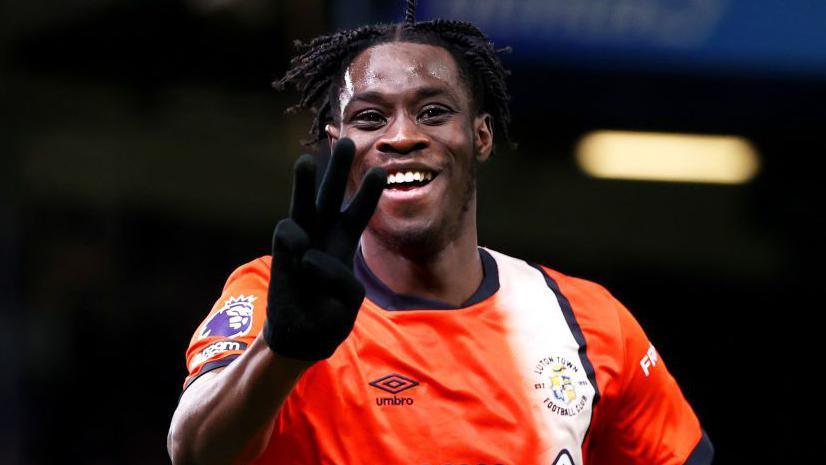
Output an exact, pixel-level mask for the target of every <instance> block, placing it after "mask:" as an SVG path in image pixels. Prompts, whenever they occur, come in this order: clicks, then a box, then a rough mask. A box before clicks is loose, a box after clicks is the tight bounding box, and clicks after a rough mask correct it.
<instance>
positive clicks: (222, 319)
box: [198, 294, 257, 339]
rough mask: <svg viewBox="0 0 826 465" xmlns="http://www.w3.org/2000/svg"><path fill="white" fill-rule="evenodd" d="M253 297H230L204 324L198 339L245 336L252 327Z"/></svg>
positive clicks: (242, 295)
mask: <svg viewBox="0 0 826 465" xmlns="http://www.w3.org/2000/svg"><path fill="white" fill-rule="evenodd" d="M256 298H257V297H255V296H254V295H248V296H245V295H244V294H241V295H239V296H238V297H230V298H229V299H227V300H226V301H225V302H224V306H223V307H221V309H220V310H218V311H217V312H216V313H215V314H214V315H212V317H211V318H210V319H209V320H207V322H206V324H204V328H203V329H202V330H201V332H200V334H199V335H198V339H203V338H205V337H210V336H223V337H238V336H243V335H245V334H247V333H248V332H249V330H250V328H251V327H252V311H253V309H254V308H255V306H254V305H253V302H255V299H256Z"/></svg>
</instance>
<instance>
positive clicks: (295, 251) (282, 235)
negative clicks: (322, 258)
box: [272, 218, 310, 270]
mask: <svg viewBox="0 0 826 465" xmlns="http://www.w3.org/2000/svg"><path fill="white" fill-rule="evenodd" d="M309 247H310V236H308V235H307V233H306V232H305V231H304V229H302V228H301V226H299V225H298V224H297V223H296V222H295V221H294V220H293V219H292V218H285V219H283V220H281V221H279V222H278V224H277V225H276V226H275V231H274V232H273V235H272V257H273V261H274V263H275V264H276V265H277V266H279V267H284V269H288V270H289V269H294V268H295V266H296V265H297V264H298V263H299V260H301V257H302V256H303V255H304V252H306V251H307V249H308V248H309Z"/></svg>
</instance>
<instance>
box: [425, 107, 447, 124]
mask: <svg viewBox="0 0 826 465" xmlns="http://www.w3.org/2000/svg"><path fill="white" fill-rule="evenodd" d="M453 113H454V112H453V110H451V109H450V108H447V107H445V106H443V105H427V106H426V107H424V108H423V109H422V111H421V113H419V120H420V121H421V122H423V123H425V124H441V123H443V122H444V121H445V120H446V119H447V117H448V116H449V115H451V114H453Z"/></svg>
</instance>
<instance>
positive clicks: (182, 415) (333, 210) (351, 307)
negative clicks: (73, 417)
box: [167, 139, 386, 465]
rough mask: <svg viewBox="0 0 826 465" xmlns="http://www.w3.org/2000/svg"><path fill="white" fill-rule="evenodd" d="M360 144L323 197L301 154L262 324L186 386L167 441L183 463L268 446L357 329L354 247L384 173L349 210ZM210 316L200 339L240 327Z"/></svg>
mask: <svg viewBox="0 0 826 465" xmlns="http://www.w3.org/2000/svg"><path fill="white" fill-rule="evenodd" d="M354 152H355V147H354V145H353V143H352V141H350V140H349V139H341V140H340V141H339V143H338V144H336V147H335V149H334V151H333V155H332V158H331V160H330V163H329V165H328V168H327V172H326V174H325V176H324V180H323V181H322V183H321V186H320V189H319V192H318V196H316V194H315V162H314V161H313V159H312V157H310V156H304V157H301V158H300V159H299V160H298V162H297V163H296V167H295V179H294V183H293V196H292V202H291V206H290V217H289V218H287V219H284V220H281V221H280V222H279V223H278V225H277V226H276V228H275V232H274V234H273V244H272V262H271V265H270V272H269V282H268V284H265V283H267V281H266V280H265V281H263V283H262V282H258V284H257V286H253V287H256V288H257V289H261V288H263V287H265V286H266V289H267V293H266V295H267V297H266V301H267V311H266V319H265V320H264V321H263V328H261V326H259V327H258V328H259V330H260V333H259V334H258V335H257V337H256V338H255V339H254V340H253V341H252V343H251V344H250V346H249V348H247V349H246V351H245V352H244V353H243V354H242V355H241V356H240V357H238V358H237V359H236V360H235V361H234V362H233V363H232V364H231V365H229V366H227V367H225V368H223V369H222V370H221V371H218V369H215V370H213V371H211V372H208V373H206V374H204V375H203V376H201V377H199V378H197V379H196V380H195V381H194V382H193V383H192V384H191V385H189V386H188V389H187V390H186V391H185V393H184V394H183V395H182V397H181V400H180V403H179V405H178V408H177V409H176V411H175V414H174V416H173V419H172V424H171V426H170V430H169V436H168V440H167V447H168V449H169V455H170V457H171V458H172V461H173V463H175V464H176V465H180V464H199V465H200V464H231V463H235V462H237V461H239V460H242V459H243V460H246V459H253V458H255V457H257V456H258V455H260V454H261V453H262V452H264V450H265V448H266V446H267V444H268V443H269V441H270V437H271V435H272V428H273V423H272V419H273V416H274V415H275V414H276V413H277V412H278V410H279V408H280V407H281V405H282V404H283V403H284V401H285V400H286V398H287V396H288V395H289V394H290V392H291V391H292V389H293V387H294V386H295V385H296V383H297V382H298V380H299V379H300V377H301V376H302V374H303V373H304V371H306V370H307V368H309V367H310V366H311V365H312V364H313V363H315V362H317V361H319V360H323V359H326V358H329V357H330V356H331V355H332V354H333V353H334V352H335V350H336V348H338V346H339V344H341V343H342V342H343V341H344V339H346V338H347V336H348V335H349V334H350V331H351V330H352V328H353V324H354V322H355V319H356V315H357V314H358V310H359V308H360V306H361V303H362V301H363V300H364V287H363V286H362V285H361V283H360V282H359V281H358V280H357V279H356V278H355V275H353V271H352V269H353V263H352V261H353V255H354V253H355V250H356V245H357V244H358V239H359V237H360V236H361V233H362V231H363V230H364V228H365V227H366V225H367V222H368V221H369V219H370V217H371V216H372V214H373V211H374V210H375V208H376V204H377V203H378V200H379V197H380V195H381V192H382V190H383V188H384V183H385V180H386V174H385V173H384V171H383V170H381V169H376V168H374V169H372V170H370V171H369V172H368V173H367V174H366V175H365V177H364V180H363V181H362V185H361V187H360V188H359V190H358V191H357V192H356V193H355V194H354V196H353V199H352V201H351V202H350V204H349V205H348V206H347V208H346V209H344V210H343V211H342V209H341V205H342V201H343V200H344V192H345V188H346V183H347V178H348V175H349V172H350V166H351V164H352V159H353V156H354ZM231 280H232V277H231ZM228 285H229V284H228ZM240 286H241V285H240V284H239V287H240ZM241 289H243V288H241ZM239 290H240V289H239ZM225 291H226V288H225ZM262 294H263V293H262ZM248 297H249V296H248ZM257 298H258V296H255V298H254V299H248V300H247V303H249V304H251V303H252V302H253V301H254V300H255V299H257ZM262 300H263V299H262ZM228 302H236V303H237V302H238V300H233V299H230V300H229V301H228ZM252 308H253V307H252V306H250V307H249V309H248V311H252ZM220 312H221V310H219V311H218V313H220ZM216 315H217V314H216ZM253 318H254V319H255V317H254V315H253ZM258 318H259V320H258V321H259V322H260V318H261V317H260V316H259V317H258ZM218 321H222V320H218ZM210 323H211V320H208V323H206V324H205V329H204V330H202V331H201V333H200V335H199V338H200V339H201V340H203V338H204V337H208V336H209V335H211V334H212V335H215V334H221V335H229V334H235V333H234V332H233V331H222V330H220V329H221V328H219V329H216V331H215V332H213V328H212V327H211V326H210ZM220 324H221V323H217V325H218V326H220ZM193 340H195V338H193ZM217 342H219V343H220V342H221V341H220V340H219V341H217ZM208 349H209V347H207V348H205V349H204V351H207V350H208ZM202 353H204V352H202ZM205 357H208V356H205ZM191 363H195V362H191ZM202 363H203V362H202ZM201 366H202V365H198V364H195V367H192V366H190V371H191V372H193V371H194V370H196V369H198V368H200V367H201Z"/></svg>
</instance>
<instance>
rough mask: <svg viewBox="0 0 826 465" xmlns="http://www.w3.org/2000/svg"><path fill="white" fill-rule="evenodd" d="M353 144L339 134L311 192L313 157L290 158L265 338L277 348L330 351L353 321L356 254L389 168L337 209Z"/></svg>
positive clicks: (316, 353) (369, 177) (310, 356)
mask: <svg viewBox="0 0 826 465" xmlns="http://www.w3.org/2000/svg"><path fill="white" fill-rule="evenodd" d="M354 153H355V146H354V145H353V142H352V141H351V140H350V139H346V138H343V139H341V140H340V141H339V142H338V144H336V146H335V148H334V149H333V155H332V158H331V160H330V163H329V165H328V166H327V171H326V173H325V174H324V179H323V180H322V182H321V186H320V188H319V192H318V196H316V194H315V173H316V164H315V161H314V160H313V158H312V157H311V156H309V155H304V156H302V157H301V158H299V159H298V161H297V162H296V164H295V177H294V181H293V194H292V202H291V205H290V217H289V218H285V219H283V220H281V221H280V222H279V223H278V225H276V227H275V232H274V233H273V241H272V257H273V261H272V268H271V272H270V285H269V294H268V297H267V322H266V324H265V326H264V338H265V339H266V341H267V344H269V346H270V348H271V349H272V350H273V351H274V352H275V353H277V354H278V355H281V356H284V357H290V358H294V359H299V360H306V361H317V360H322V359H325V358H328V357H330V356H331V355H332V354H333V352H335V350H336V348H337V347H338V346H339V344H341V343H342V342H343V341H344V339H345V338H347V336H348V335H349V334H350V331H351V330H352V329H353V323H354V322H355V319H356V315H357V314H358V309H359V307H360V306H361V303H362V301H363V300H364V287H363V286H362V285H361V283H360V282H359V281H358V280H357V279H356V277H355V275H354V274H353V255H354V254H355V251H356V246H357V245H358V241H359V237H361V233H362V231H364V228H365V227H366V226H367V222H368V221H369V220H370V217H371V216H373V212H374V211H375V209H376V205H377V204H378V201H379V197H380V196H381V192H382V190H383V189H384V185H385V181H386V179H387V175H386V173H385V172H384V170H383V169H381V168H372V169H371V170H370V171H368V172H367V174H366V175H365V176H364V179H363V180H362V183H361V186H360V187H359V190H358V191H357V192H356V194H355V195H354V196H353V200H352V201H351V202H350V204H349V205H348V206H347V208H346V209H344V210H342V202H343V200H344V192H345V189H346V187H347V178H348V175H349V173H350V166H351V165H352V162H353V156H354Z"/></svg>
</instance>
